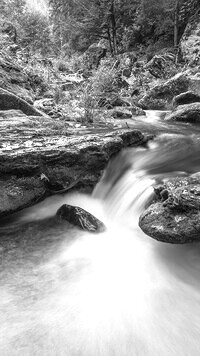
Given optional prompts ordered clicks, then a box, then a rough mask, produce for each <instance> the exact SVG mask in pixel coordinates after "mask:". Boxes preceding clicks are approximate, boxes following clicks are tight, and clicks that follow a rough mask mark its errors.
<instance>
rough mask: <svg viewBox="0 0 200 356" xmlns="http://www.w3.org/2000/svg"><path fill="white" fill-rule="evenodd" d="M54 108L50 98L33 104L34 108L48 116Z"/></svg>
mask: <svg viewBox="0 0 200 356" xmlns="http://www.w3.org/2000/svg"><path fill="white" fill-rule="evenodd" d="M54 106H55V102H54V100H53V99H52V98H45V99H40V100H36V101H35V102H34V107H35V108H36V109H37V110H40V111H43V112H44V113H45V114H49V113H50V112H51V111H52V110H53V109H54Z"/></svg>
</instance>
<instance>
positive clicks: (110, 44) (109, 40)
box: [107, 27, 113, 55]
mask: <svg viewBox="0 0 200 356" xmlns="http://www.w3.org/2000/svg"><path fill="white" fill-rule="evenodd" d="M107 34H108V42H109V46H110V53H111V54H112V55H113V47H112V40H111V35H110V29H109V27H108V28H107Z"/></svg>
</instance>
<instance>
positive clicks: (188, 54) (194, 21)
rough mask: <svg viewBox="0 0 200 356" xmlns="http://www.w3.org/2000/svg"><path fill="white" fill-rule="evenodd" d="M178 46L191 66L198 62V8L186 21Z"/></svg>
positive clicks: (199, 58) (199, 32) (199, 23)
mask: <svg viewBox="0 0 200 356" xmlns="http://www.w3.org/2000/svg"><path fill="white" fill-rule="evenodd" d="M180 48H181V52H182V56H183V59H184V60H185V61H186V62H188V63H189V64H190V65H192V66H195V65H198V64H199V63H200V9H199V10H198V11H197V12H196V14H195V15H194V16H192V17H191V19H190V21H189V22H188V25H187V27H186V29H185V32H184V34H183V37H182V39H181V42H180Z"/></svg>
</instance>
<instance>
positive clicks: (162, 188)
mask: <svg viewBox="0 0 200 356" xmlns="http://www.w3.org/2000/svg"><path fill="white" fill-rule="evenodd" d="M154 190H155V199H154V200H153V201H152V203H151V204H150V206H149V207H148V208H147V209H146V210H145V211H144V212H143V214H142V215H141V216H140V220H139V226H140V227H141V229H142V230H143V231H144V232H145V233H146V234H147V235H149V236H151V237H153V238H154V239H156V240H159V241H162V242H169V243H176V244H184V243H189V242H199V241H200V173H196V174H194V175H191V176H189V177H184V178H173V179H170V180H169V181H168V182H166V183H165V184H161V185H159V186H156V187H155V188H154Z"/></svg>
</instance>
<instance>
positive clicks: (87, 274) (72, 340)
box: [0, 134, 200, 356]
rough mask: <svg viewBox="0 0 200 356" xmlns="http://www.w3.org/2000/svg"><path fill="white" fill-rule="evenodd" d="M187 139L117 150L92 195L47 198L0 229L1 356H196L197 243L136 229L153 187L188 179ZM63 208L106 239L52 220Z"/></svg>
mask: <svg viewBox="0 0 200 356" xmlns="http://www.w3.org/2000/svg"><path fill="white" fill-rule="evenodd" d="M197 141H198V140H197ZM197 141H196V140H195V139H194V137H184V136H181V135H180V136H177V134H175V136H174V135H162V136H161V137H160V138H159V139H158V140H157V142H155V143H154V144H152V147H151V148H150V150H145V149H129V150H126V151H124V152H122V153H121V154H120V155H119V156H118V157H116V158H115V159H114V160H113V161H112V162H111V163H109V165H108V167H107V169H106V171H105V173H104V175H103V177H102V179H101V181H100V183H99V184H98V185H97V186H96V188H95V190H94V192H93V195H92V196H87V195H84V194H80V193H71V194H67V195H64V196H54V197H51V198H48V199H46V200H45V201H44V202H42V203H40V204H38V205H37V206H35V207H32V208H29V209H26V210H24V211H23V212H21V213H18V214H16V215H14V216H13V217H12V218H10V219H9V220H7V221H4V222H2V223H1V225H0V235H1V241H0V257H1V282H0V355H1V356H29V355H30V356H199V350H200V245H198V244H188V245H170V244H164V243H161V242H158V241H155V240H153V239H152V238H150V237H148V236H146V235H145V234H144V233H143V232H142V231H141V230H140V229H139V227H138V217H139V215H140V213H141V211H142V210H143V209H144V207H145V205H146V204H147V202H148V200H149V199H150V198H151V197H152V194H153V188H152V187H153V185H154V183H155V182H156V181H158V180H160V179H161V180H163V179H167V177H168V176H173V175H177V174H180V175H181V174H184V171H186V170H188V171H190V172H195V171H198V168H199V159H198V157H199V149H198V144H197ZM182 152H184V154H183V153H182ZM63 203H68V204H72V205H78V206H81V207H83V208H85V209H86V210H88V211H90V212H91V213H93V214H94V215H95V216H96V217H98V218H99V219H101V220H102V221H103V222H104V223H105V225H106V227H107V230H106V232H104V233H100V234H89V233H86V232H81V231H80V230H78V229H76V228H74V227H72V226H71V225H70V224H68V223H67V222H61V221H59V220H57V219H56V218H55V213H56V210H57V209H58V207H60V206H61V205H62V204H63Z"/></svg>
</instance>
